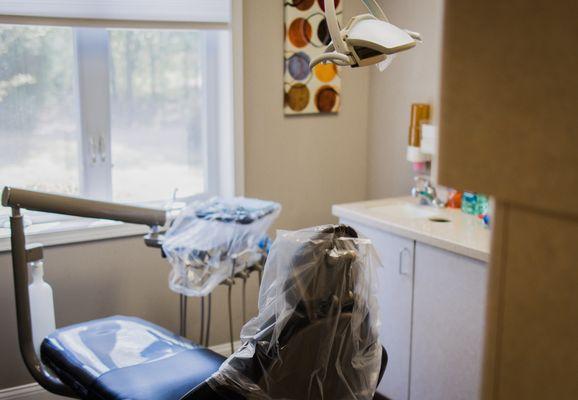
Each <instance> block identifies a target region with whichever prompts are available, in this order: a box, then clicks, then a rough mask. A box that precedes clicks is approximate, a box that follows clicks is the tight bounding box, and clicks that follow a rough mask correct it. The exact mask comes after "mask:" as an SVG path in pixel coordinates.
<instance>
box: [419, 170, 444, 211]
mask: <svg viewBox="0 0 578 400" xmlns="http://www.w3.org/2000/svg"><path fill="white" fill-rule="evenodd" d="M413 180H414V181H415V186H414V187H413V188H412V189H411V195H412V196H413V197H415V198H418V199H419V203H420V204H422V205H430V206H434V207H436V208H444V207H445V206H446V204H445V203H444V202H443V201H442V200H441V199H440V198H439V197H438V195H437V190H436V188H435V187H433V186H432V184H431V182H430V180H429V179H427V178H425V177H423V176H416V177H415V178H413Z"/></svg>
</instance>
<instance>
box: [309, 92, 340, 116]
mask: <svg viewBox="0 0 578 400" xmlns="http://www.w3.org/2000/svg"><path fill="white" fill-rule="evenodd" d="M338 100H339V93H337V91H336V90H335V89H334V88H332V87H331V86H322V87H320V88H319V90H317V93H316V94H315V106H316V107H317V109H318V110H319V111H320V112H324V113H328V112H331V111H332V110H333V109H334V108H335V106H336V105H337V102H338Z"/></svg>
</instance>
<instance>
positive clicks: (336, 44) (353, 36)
mask: <svg viewBox="0 0 578 400" xmlns="http://www.w3.org/2000/svg"><path fill="white" fill-rule="evenodd" d="M362 1H363V3H364V4H365V6H366V7H367V9H368V10H369V12H370V13H371V14H362V15H358V16H356V17H353V18H352V19H351V20H350V21H349V23H348V24H347V26H346V27H345V28H344V29H343V30H342V29H341V27H340V26H339V21H338V20H337V12H336V10H335V3H334V0H325V18H326V20H327V26H328V28H329V34H330V35H331V43H330V44H329V46H327V48H326V49H325V52H324V53H323V54H321V55H319V56H318V57H315V58H314V59H313V60H312V61H311V64H310V67H311V69H313V68H314V67H315V66H316V65H317V64H319V63H326V62H330V63H333V64H336V65H340V66H347V67H366V66H368V65H374V64H377V66H378V67H379V68H380V70H382V71H383V70H385V68H387V67H388V66H389V64H390V63H391V61H393V58H394V57H395V55H396V54H397V53H400V52H402V51H406V50H409V49H411V48H413V47H415V45H416V44H417V43H420V42H421V36H420V34H419V33H417V32H412V31H409V30H406V29H401V28H398V27H397V26H395V25H393V24H391V23H390V22H389V20H388V19H387V16H386V15H385V13H384V12H383V10H382V9H381V7H380V6H379V5H378V4H377V2H376V0H362Z"/></svg>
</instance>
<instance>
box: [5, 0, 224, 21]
mask: <svg viewBox="0 0 578 400" xmlns="http://www.w3.org/2000/svg"><path fill="white" fill-rule="evenodd" d="M231 1H232V0H26V1H23V0H2V1H0V19H2V20H4V22H6V21H9V22H16V23H17V22H20V23H24V22H25V21H28V23H44V24H46V23H47V22H48V23H50V21H52V23H54V24H57V25H61V24H68V25H76V26H83V25H88V26H99V25H102V26H116V27H118V26H123V25H127V26H135V25H138V24H139V23H148V24H149V25H150V24H151V23H154V24H160V25H167V27H171V26H176V27H179V26H180V27H191V26H194V25H199V24H201V25H228V24H229V23H230V21H231Z"/></svg>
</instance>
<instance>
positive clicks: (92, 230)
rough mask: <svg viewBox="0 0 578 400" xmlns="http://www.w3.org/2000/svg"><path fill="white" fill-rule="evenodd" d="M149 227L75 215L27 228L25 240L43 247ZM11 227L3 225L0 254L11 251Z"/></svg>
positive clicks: (137, 232) (134, 233) (130, 233)
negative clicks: (65, 219) (75, 216)
mask: <svg viewBox="0 0 578 400" xmlns="http://www.w3.org/2000/svg"><path fill="white" fill-rule="evenodd" d="M148 231H149V229H148V227H146V226H142V225H133V224H125V223H122V222H115V221H108V220H91V219H83V218H74V219H72V220H67V221H61V222H47V223H42V224H36V225H32V226H30V227H29V228H26V243H28V244H30V243H41V244H42V245H43V246H44V247H51V246H61V245H65V244H72V243H84V242H93V241H98V240H107V239H116V238H122V237H131V236H140V235H146V234H147V233H148ZM10 248H11V246H10V229H6V228H0V253H4V252H9V251H10Z"/></svg>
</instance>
